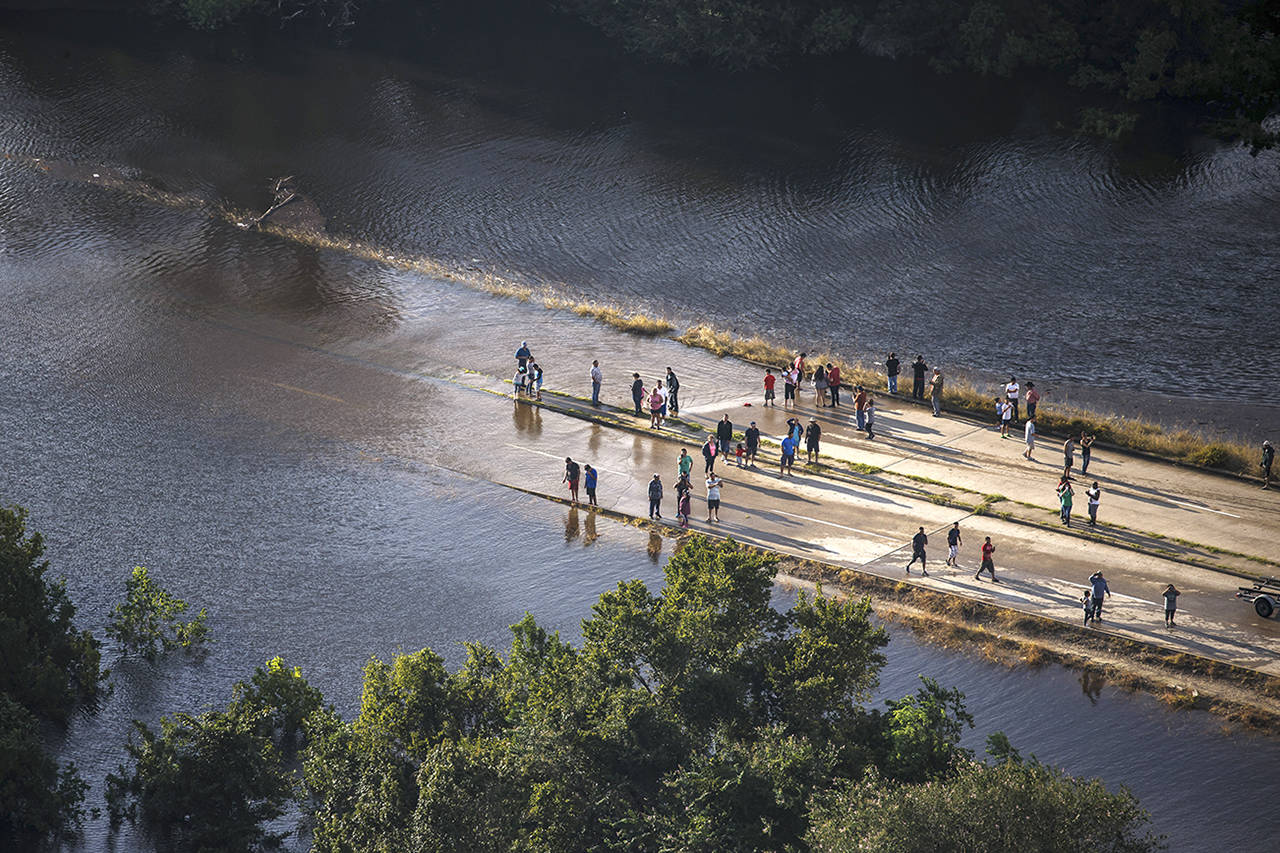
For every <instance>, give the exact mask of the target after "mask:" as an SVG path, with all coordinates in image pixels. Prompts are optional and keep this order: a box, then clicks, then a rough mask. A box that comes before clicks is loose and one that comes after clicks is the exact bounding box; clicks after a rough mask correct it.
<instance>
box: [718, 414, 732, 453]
mask: <svg viewBox="0 0 1280 853" xmlns="http://www.w3.org/2000/svg"><path fill="white" fill-rule="evenodd" d="M716 438H717V439H719V440H720V455H721V456H725V455H727V454H728V453H729V445H730V444H731V443H732V442H733V423H732V422H731V421H730V420H729V415H728V414H725V416H724V417H723V418H721V419H720V423H718V424H716Z"/></svg>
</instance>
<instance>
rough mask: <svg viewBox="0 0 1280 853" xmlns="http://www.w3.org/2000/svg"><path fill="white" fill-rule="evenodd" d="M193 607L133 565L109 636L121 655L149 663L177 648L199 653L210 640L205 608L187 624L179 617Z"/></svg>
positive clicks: (112, 618)
mask: <svg viewBox="0 0 1280 853" xmlns="http://www.w3.org/2000/svg"><path fill="white" fill-rule="evenodd" d="M189 607H190V605H188V604H187V602H185V601H183V600H182V599H181V598H178V597H177V596H175V595H173V594H172V593H171V592H169V591H168V590H167V589H165V588H164V587H162V586H160V584H158V583H156V582H155V581H154V580H152V579H151V574H150V573H149V572H148V571H147V569H146V568H145V567H143V566H134V567H133V572H132V573H131V574H130V575H129V579H128V580H127V581H125V600H124V601H122V602H120V603H119V604H117V605H116V606H115V608H113V609H112V611H111V622H110V623H109V624H108V625H107V636H108V637H111V638H112V639H113V640H115V641H116V642H117V643H119V644H120V649H121V652H122V653H123V654H124V655H126V656H128V655H131V654H136V655H139V656H141V657H142V658H144V659H145V660H149V661H156V660H159V659H160V657H161V656H162V655H164V654H166V653H168V652H171V651H174V650H176V649H182V650H183V651H185V652H194V653H200V652H202V651H203V647H204V644H205V642H207V640H208V637H209V626H208V624H207V622H206V619H207V616H208V614H207V613H206V612H205V609H204V608H203V607H202V608H200V612H199V613H197V614H196V615H195V618H194V619H191V620H190V621H188V622H183V621H181V620H180V619H179V618H178V617H179V616H181V615H182V614H183V613H186V612H187V609H188V608H189Z"/></svg>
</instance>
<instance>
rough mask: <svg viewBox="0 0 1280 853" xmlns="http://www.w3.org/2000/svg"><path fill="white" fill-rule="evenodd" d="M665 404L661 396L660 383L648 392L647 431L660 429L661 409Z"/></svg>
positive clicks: (664, 399)
mask: <svg viewBox="0 0 1280 853" xmlns="http://www.w3.org/2000/svg"><path fill="white" fill-rule="evenodd" d="M666 404H667V401H666V398H665V397H663V396H662V383H661V382H659V383H658V384H657V385H654V386H653V390H652V391H650V392H649V429H662V407H663V406H665V405H666Z"/></svg>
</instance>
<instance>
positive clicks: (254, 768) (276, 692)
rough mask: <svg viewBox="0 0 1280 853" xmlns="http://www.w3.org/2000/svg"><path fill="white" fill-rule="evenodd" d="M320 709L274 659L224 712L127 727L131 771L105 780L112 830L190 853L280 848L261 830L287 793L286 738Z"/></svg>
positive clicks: (315, 697) (293, 672) (238, 689)
mask: <svg viewBox="0 0 1280 853" xmlns="http://www.w3.org/2000/svg"><path fill="white" fill-rule="evenodd" d="M321 711H322V708H321V698H320V694H319V691H317V690H315V689H314V688H312V687H311V686H310V685H308V684H307V683H306V681H305V680H304V679H303V678H302V675H301V673H300V672H299V671H298V670H297V669H290V668H289V667H286V666H285V665H284V663H283V661H281V660H280V659H279V658H275V659H273V660H271V661H268V662H267V664H266V666H265V667H259V668H258V669H257V670H256V671H255V673H254V675H253V677H252V678H251V680H250V681H249V682H248V683H246V682H240V683H239V684H237V685H236V686H235V689H234V694H233V699H232V701H231V703H230V704H229V705H228V706H227V709H226V710H225V711H208V712H205V713H203V714H199V715H192V714H175V715H174V716H173V717H171V718H170V717H163V718H161V720H160V731H159V732H154V731H152V730H151V729H150V728H149V727H148V726H146V725H145V724H143V723H141V722H138V721H134V737H132V738H131V739H130V741H129V744H128V745H127V747H126V749H127V751H128V754H129V757H130V759H131V760H132V766H131V767H129V768H126V767H124V766H121V767H119V768H118V769H117V772H116V773H112V774H109V775H108V776H107V792H106V796H107V806H108V809H109V812H110V817H111V825H112V827H113V829H114V828H117V827H119V826H120V824H121V823H122V822H123V821H125V820H128V821H130V822H133V823H137V824H140V825H142V826H144V827H146V828H147V829H148V830H149V831H150V832H151V833H153V834H154V835H155V836H156V837H158V838H160V839H162V840H164V841H165V842H167V843H169V844H171V845H173V846H175V847H177V848H180V849H184V850H193V851H221V850H256V849H264V848H272V847H276V846H278V845H279V843H280V841H281V840H282V839H283V838H284V835H283V834H282V833H277V832H270V831H268V830H267V829H265V828H264V827H263V824H264V823H265V822H268V821H271V820H274V819H276V818H278V817H280V816H281V815H282V814H284V809H285V805H286V804H287V803H288V802H289V801H290V800H291V798H292V797H293V796H294V784H293V779H292V777H291V775H290V774H289V772H288V771H287V769H286V767H285V764H284V756H285V754H286V753H287V752H289V751H291V749H292V745H291V743H290V740H289V739H290V738H291V737H293V736H295V735H296V732H297V730H298V724H299V722H300V721H301V720H302V719H304V718H305V717H307V716H308V715H311V714H314V713H319V712H321Z"/></svg>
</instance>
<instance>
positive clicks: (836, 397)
mask: <svg viewBox="0 0 1280 853" xmlns="http://www.w3.org/2000/svg"><path fill="white" fill-rule="evenodd" d="M827 387H828V388H830V389H831V405H832V406H833V407H836V408H839V406H840V365H838V364H828V365H827Z"/></svg>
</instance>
